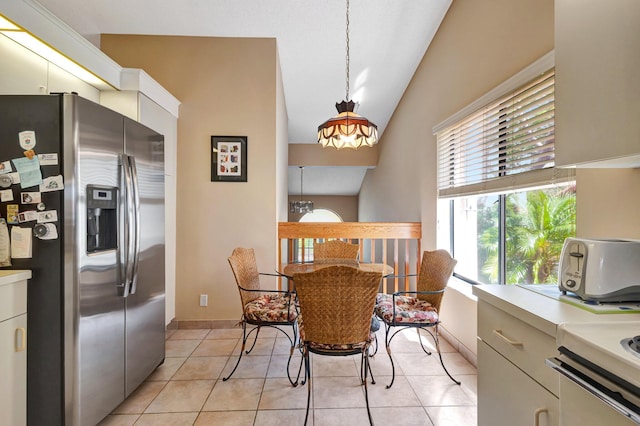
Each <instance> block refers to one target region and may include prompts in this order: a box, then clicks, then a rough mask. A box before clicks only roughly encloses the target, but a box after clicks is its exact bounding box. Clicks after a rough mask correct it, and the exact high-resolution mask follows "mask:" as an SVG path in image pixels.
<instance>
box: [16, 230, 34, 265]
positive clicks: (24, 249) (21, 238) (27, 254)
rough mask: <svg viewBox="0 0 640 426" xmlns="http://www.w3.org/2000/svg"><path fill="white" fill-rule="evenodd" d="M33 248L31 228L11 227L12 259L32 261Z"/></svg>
mask: <svg viewBox="0 0 640 426" xmlns="http://www.w3.org/2000/svg"><path fill="white" fill-rule="evenodd" d="M31 248H32V241H31V228H21V227H19V226H13V227H11V257H12V258H14V259H30V258H31Z"/></svg>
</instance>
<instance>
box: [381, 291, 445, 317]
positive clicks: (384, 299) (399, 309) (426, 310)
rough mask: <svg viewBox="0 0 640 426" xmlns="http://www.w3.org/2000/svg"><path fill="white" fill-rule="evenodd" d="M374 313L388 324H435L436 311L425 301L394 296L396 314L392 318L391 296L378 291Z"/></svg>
mask: <svg viewBox="0 0 640 426" xmlns="http://www.w3.org/2000/svg"><path fill="white" fill-rule="evenodd" d="M375 313H376V315H378V316H379V317H380V318H382V320H383V321H384V322H386V323H388V324H435V323H437V322H438V312H437V311H436V308H434V307H433V306H431V304H430V303H429V302H427V301H424V300H420V299H418V298H416V297H411V296H396V316H395V318H393V297H392V295H391V294H384V293H378V296H376V306H375Z"/></svg>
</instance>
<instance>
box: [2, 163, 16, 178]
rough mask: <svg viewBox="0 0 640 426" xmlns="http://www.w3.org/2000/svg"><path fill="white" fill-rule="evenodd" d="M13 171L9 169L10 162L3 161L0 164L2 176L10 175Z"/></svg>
mask: <svg viewBox="0 0 640 426" xmlns="http://www.w3.org/2000/svg"><path fill="white" fill-rule="evenodd" d="M12 171H13V169H12V168H11V161H3V162H2V163H0V174H1V175H3V174H5V173H11V172H12Z"/></svg>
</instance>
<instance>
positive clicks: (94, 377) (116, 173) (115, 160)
mask: <svg viewBox="0 0 640 426" xmlns="http://www.w3.org/2000/svg"><path fill="white" fill-rule="evenodd" d="M64 117H65V121H64V126H65V128H64V133H65V135H66V136H65V142H64V144H65V146H64V168H65V187H67V188H68V190H65V210H66V214H65V235H66V238H65V251H66V256H67V259H74V262H70V261H67V262H66V263H65V305H66V306H67V309H66V310H65V312H66V318H65V340H66V344H65V347H66V353H65V393H66V395H65V401H66V403H65V406H66V407H67V413H66V423H67V424H77V425H93V424H96V423H98V422H99V421H100V420H101V419H102V418H103V417H105V416H106V415H108V414H109V413H110V412H111V411H112V410H113V408H114V407H116V406H117V405H118V404H119V403H120V402H122V401H123V399H124V386H125V385H124V383H125V375H124V352H125V338H124V329H125V327H124V324H125V311H124V307H125V298H124V297H123V294H122V292H123V288H122V287H120V285H121V283H122V280H121V275H122V274H121V269H122V265H121V260H120V256H121V253H120V250H119V248H116V249H114V250H103V251H99V252H95V253H93V254H89V253H88V250H87V249H88V247H87V234H88V232H89V231H90V230H89V229H88V227H87V218H88V217H87V212H88V210H89V209H88V208H87V200H86V189H87V186H88V185H95V186H99V187H105V188H115V190H114V191H113V193H114V195H115V196H116V197H118V198H120V197H122V195H123V194H122V190H118V189H117V188H119V187H120V185H121V181H122V172H121V165H120V155H121V153H122V151H123V138H122V135H123V118H122V116H120V115H119V114H117V113H115V112H113V111H111V110H108V109H106V108H104V107H101V106H100V105H97V104H94V103H93V102H90V101H87V100H85V99H82V98H79V97H77V96H73V95H65V96H64ZM71 188H73V189H72V190H71ZM122 216H123V214H122V211H119V213H118V218H119V222H122ZM118 228H120V229H121V228H122V223H120V224H119V225H118ZM120 229H118V230H113V232H117V233H118V235H117V240H118V241H121V238H122V237H121V232H122V231H121V230H120ZM76 262H77V263H76ZM71 307H75V309H71ZM69 401H73V403H69Z"/></svg>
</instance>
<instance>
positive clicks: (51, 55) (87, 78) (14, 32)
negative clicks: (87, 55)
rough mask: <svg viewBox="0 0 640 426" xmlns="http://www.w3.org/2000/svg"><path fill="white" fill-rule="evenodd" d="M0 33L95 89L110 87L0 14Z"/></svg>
mask: <svg viewBox="0 0 640 426" xmlns="http://www.w3.org/2000/svg"><path fill="white" fill-rule="evenodd" d="M0 34H3V35H5V36H7V37H8V38H10V39H11V40H13V41H15V42H16V43H18V44H20V45H22V46H23V47H25V48H27V49H29V50H31V51H32V52H33V53H35V54H36V55H39V56H41V57H43V58H44V59H46V60H47V61H49V62H51V63H53V64H55V65H57V66H58V67H60V68H62V69H63V70H65V71H67V72H69V73H70V74H72V75H74V76H76V77H78V78H79V79H80V80H82V81H84V82H86V83H88V84H90V85H92V86H94V87H95V88H97V89H100V90H106V89H112V87H111V85H109V83H107V82H106V81H104V80H102V79H101V78H100V77H98V76H96V75H95V74H93V73H92V72H90V71H88V70H87V69H86V68H84V67H82V66H81V65H79V64H77V63H76V62H74V61H73V60H71V59H69V58H67V57H66V56H64V55H63V54H62V53H60V52H58V51H57V50H55V49H54V48H52V47H51V46H49V45H48V44H46V43H44V42H43V41H41V40H40V39H38V38H37V37H35V36H33V35H32V34H30V33H28V32H27V31H25V30H24V29H22V28H20V27H19V26H17V25H15V24H14V23H12V22H11V21H9V20H7V19H6V18H4V17H3V16H2V15H0Z"/></svg>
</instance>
